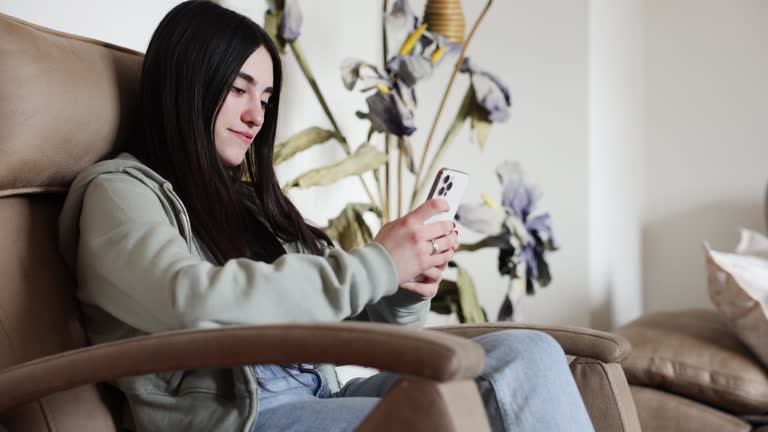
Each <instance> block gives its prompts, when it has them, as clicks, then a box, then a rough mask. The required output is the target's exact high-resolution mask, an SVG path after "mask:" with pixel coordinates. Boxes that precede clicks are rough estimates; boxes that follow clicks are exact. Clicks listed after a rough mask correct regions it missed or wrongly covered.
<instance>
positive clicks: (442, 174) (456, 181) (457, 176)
mask: <svg viewBox="0 0 768 432" xmlns="http://www.w3.org/2000/svg"><path fill="white" fill-rule="evenodd" d="M468 183H469V174H467V173H465V172H462V171H457V170H453V169H450V168H440V171H438V172H437V175H436V176H435V181H434V182H432V189H431V190H430V191H429V195H428V196H427V199H428V200H429V199H432V198H440V199H444V200H446V201H448V204H449V205H450V206H451V208H450V210H448V211H447V212H443V213H438V214H436V215H434V216H432V217H431V218H429V219H427V220H426V221H425V222H424V223H432V222H439V221H444V220H453V217H454V216H456V211H457V210H458V209H459V204H461V199H462V198H463V197H464V191H465V190H466V189H467V184H468Z"/></svg>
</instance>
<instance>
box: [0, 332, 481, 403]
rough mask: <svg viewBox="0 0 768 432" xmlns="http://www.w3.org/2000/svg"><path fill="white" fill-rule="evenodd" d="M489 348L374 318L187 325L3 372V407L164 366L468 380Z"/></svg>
mask: <svg viewBox="0 0 768 432" xmlns="http://www.w3.org/2000/svg"><path fill="white" fill-rule="evenodd" d="M484 359H485V353H484V352H483V350H482V348H481V347H480V346H479V345H478V344H476V343H474V342H471V341H468V340H465V339H462V338H458V337H455V336H451V335H447V334H439V333H435V332H422V331H417V330H414V329H408V328H404V327H397V326H393V325H387V324H373V323H350V322H344V323H330V324H286V325H262V326H231V327H224V328H218V329H205V330H182V331H173V332H165V333H157V334H152V335H148V336H141V337H136V338H130V339H124V340H120V341H116V342H110V343H106V344H100V345H94V346H91V347H86V348H81V349H76V350H72V351H67V352H63V353H60V354H55V355H51V356H47V357H43V358H40V359H36V360H32V361H29V362H26V363H22V364H19V365H16V366H13V367H11V368H8V369H6V370H3V371H0V413H1V412H3V411H5V410H7V409H8V408H11V407H14V406H17V405H21V404H24V403H27V402H30V401H33V400H36V399H38V398H40V397H42V396H45V395H47V394H51V393H55V392H58V391H62V390H66V389H69V388H73V387H78V386H81V385H85V384H93V383H98V382H103V381H108V380H111V379H115V378H119V377H124V376H132V375H142V374H147V373H152V372H160V371H166V370H185V369H202V368H214V367H233V366H237V365H245V364H259V363H294V362H313V363H340V364H344V363H347V364H359V365H361V366H369V367H374V368H378V369H384V370H389V371H393V372H397V373H400V374H405V375H415V376H419V377H424V378H428V379H431V380H435V381H439V382H443V381H454V380H464V379H470V378H473V377H475V376H477V375H478V374H479V373H480V371H481V370H482V366H483V362H484Z"/></svg>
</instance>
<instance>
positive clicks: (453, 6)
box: [424, 0, 464, 44]
mask: <svg viewBox="0 0 768 432" xmlns="http://www.w3.org/2000/svg"><path fill="white" fill-rule="evenodd" d="M424 21H426V22H427V23H428V24H429V31H431V32H434V33H438V34H441V35H443V36H445V38H446V39H448V40H449V41H451V42H455V43H458V44H462V43H464V12H463V11H462V10H461V0H428V1H427V6H426V7H425V9H424Z"/></svg>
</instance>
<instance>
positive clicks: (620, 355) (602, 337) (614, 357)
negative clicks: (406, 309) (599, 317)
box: [430, 322, 632, 363]
mask: <svg viewBox="0 0 768 432" xmlns="http://www.w3.org/2000/svg"><path fill="white" fill-rule="evenodd" d="M506 329H529V330H538V331H541V332H544V333H547V334H549V335H550V336H552V337H553V338H555V340H557V342H558V343H559V344H560V346H562V347H563V351H565V353H566V354H568V355H572V356H576V357H589V358H593V359H596V360H600V361H602V362H603V363H621V361H622V360H624V359H625V358H627V356H629V354H630V352H631V351H632V345H630V343H629V341H628V340H627V339H625V338H624V337H623V336H619V335H616V334H612V333H606V332H603V331H599V330H592V329H587V328H581V327H571V326H556V325H541V324H523V323H508V322H502V323H485V324H461V325H449V326H439V327H431V328H430V330H437V331H441V332H445V333H450V334H453V335H456V336H463V337H466V338H470V337H475V336H480V335H482V334H485V333H489V332H494V331H499V330H506Z"/></svg>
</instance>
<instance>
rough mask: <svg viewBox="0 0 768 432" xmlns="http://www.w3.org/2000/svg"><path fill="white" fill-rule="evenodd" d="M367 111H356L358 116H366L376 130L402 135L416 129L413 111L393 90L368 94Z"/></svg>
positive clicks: (409, 133)
mask: <svg viewBox="0 0 768 432" xmlns="http://www.w3.org/2000/svg"><path fill="white" fill-rule="evenodd" d="M365 101H366V102H367V103H368V113H367V114H365V113H360V112H358V113H357V115H358V117H361V118H368V119H369V120H370V121H371V126H373V128H374V129H375V130H376V131H378V132H388V133H391V134H393V135H396V136H399V137H402V136H407V135H411V134H412V133H413V132H415V131H416V126H415V124H414V122H413V113H412V112H411V111H410V110H409V109H408V107H407V106H406V105H405V103H403V101H402V100H401V99H400V97H399V96H398V95H397V93H395V92H388V93H382V92H380V91H377V92H376V93H374V94H372V95H371V96H368V97H367V98H366V99H365Z"/></svg>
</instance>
